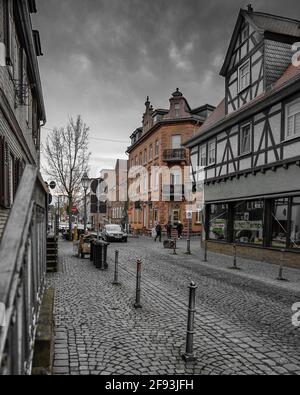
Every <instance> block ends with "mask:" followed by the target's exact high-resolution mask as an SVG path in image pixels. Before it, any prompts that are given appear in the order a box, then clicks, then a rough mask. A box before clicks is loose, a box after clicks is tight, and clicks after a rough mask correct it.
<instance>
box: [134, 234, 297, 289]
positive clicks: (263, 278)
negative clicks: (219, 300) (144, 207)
mask: <svg viewBox="0 0 300 395" xmlns="http://www.w3.org/2000/svg"><path fill="white" fill-rule="evenodd" d="M140 238H141V239H142V240H145V241H148V242H149V244H151V243H153V246H154V247H155V248H157V245H155V243H154V242H153V240H152V239H151V238H149V237H144V236H141V237H140ZM186 248H187V243H186V240H185V239H181V240H178V241H177V254H178V255H177V256H176V255H175V256H174V259H178V260H182V257H183V256H184V257H185V260H184V262H185V263H189V264H193V266H195V267H196V266H197V265H201V266H202V267H206V268H213V269H215V270H219V271H221V272H226V273H231V274H232V275H233V276H239V277H242V278H245V279H251V280H254V281H260V282H262V283H266V284H268V285H271V286H274V287H279V288H281V289H285V290H288V291H292V292H296V293H300V269H294V268H289V267H285V268H284V270H283V277H284V279H286V280H288V281H278V280H277V278H278V275H279V266H278V265H274V264H272V263H267V262H260V261H254V260H249V259H245V258H240V257H237V266H238V267H239V269H240V270H232V266H233V257H232V256H228V255H223V254H218V253H213V252H209V251H208V253H207V262H206V263H204V262H203V250H202V248H201V245H200V240H199V239H191V253H192V255H185V252H186ZM161 249H162V253H163V254H165V255H170V254H172V253H173V251H172V250H166V249H164V248H163V246H161ZM195 267H193V269H195Z"/></svg>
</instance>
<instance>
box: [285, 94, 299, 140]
mask: <svg viewBox="0 0 300 395" xmlns="http://www.w3.org/2000/svg"><path fill="white" fill-rule="evenodd" d="M299 134H300V100H299V99H298V100H296V101H294V102H292V103H290V104H288V105H287V108H286V137H287V138H289V137H294V136H296V135H299Z"/></svg>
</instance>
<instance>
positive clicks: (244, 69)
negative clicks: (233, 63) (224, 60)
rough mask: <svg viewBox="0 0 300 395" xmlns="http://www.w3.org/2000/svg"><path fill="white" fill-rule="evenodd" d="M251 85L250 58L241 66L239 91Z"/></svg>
mask: <svg viewBox="0 0 300 395" xmlns="http://www.w3.org/2000/svg"><path fill="white" fill-rule="evenodd" d="M249 85H250V62H249V60H248V61H247V62H246V63H245V64H244V65H242V66H241V67H240V68H239V92H241V91H243V90H244V89H245V88H247V87H248V86H249Z"/></svg>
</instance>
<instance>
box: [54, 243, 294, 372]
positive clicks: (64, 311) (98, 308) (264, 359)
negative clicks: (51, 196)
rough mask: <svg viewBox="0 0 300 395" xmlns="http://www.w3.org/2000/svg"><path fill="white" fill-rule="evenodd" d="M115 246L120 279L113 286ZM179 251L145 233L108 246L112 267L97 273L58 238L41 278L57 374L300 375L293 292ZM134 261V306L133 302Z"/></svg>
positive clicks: (182, 248) (223, 261)
mask: <svg viewBox="0 0 300 395" xmlns="http://www.w3.org/2000/svg"><path fill="white" fill-rule="evenodd" d="M195 245H196V244H195V243H194V244H193V248H195ZM115 249H119V251H120V259H119V260H120V265H119V267H120V273H119V280H120V282H121V285H120V286H114V285H112V281H113V266H114V265H113V260H114V251H115ZM183 252H184V243H183V242H181V244H179V251H178V255H177V256H173V255H171V252H170V251H168V250H163V248H162V246H161V244H159V243H157V244H155V243H153V241H152V240H151V239H131V240H130V241H129V243H128V244H111V245H110V246H109V257H108V263H109V269H108V270H107V271H105V272H102V271H99V270H97V269H96V268H94V266H93V265H92V263H91V262H90V261H89V260H88V259H85V260H82V259H79V258H76V257H73V256H72V246H71V245H70V244H69V243H65V242H62V243H61V244H60V255H61V267H60V272H59V273H57V274H51V275H49V276H48V285H49V286H53V287H54V288H55V290H56V297H55V323H56V337H55V359H54V374H74V375H75V374H76V375H77V374H102V375H103V374H124V375H125V374H137V375H148V374H215V375H216V374H217V375H218V374H297V375H299V374H300V328H295V327H293V326H292V323H291V317H292V310H291V307H292V304H294V303H296V302H300V291H299V292H297V291H295V290H294V289H285V288H283V287H281V286H277V285H276V284H275V283H274V284H271V283H268V282H264V281H257V280H256V279H255V278H251V276H250V277H249V276H247V275H244V276H242V275H240V274H237V273H236V272H233V271H230V270H227V271H226V270H224V269H221V270H220V269H218V268H216V267H215V266H213V265H212V266H211V267H209V265H202V264H200V259H198V256H197V255H196V256H195V254H194V255H193V256H191V257H190V256H186V255H184V254H183ZM199 255H200V254H199ZM137 258H141V259H142V262H143V263H142V266H143V269H142V305H143V308H142V309H141V310H135V309H134V308H133V303H134V298H135V282H136V279H135V273H136V259H137ZM215 259H217V256H215ZM219 259H220V260H222V263H223V265H224V263H226V265H227V261H226V259H227V260H228V264H229V263H230V258H227V257H223V256H219ZM266 270H267V272H268V270H270V268H268V269H266ZM264 273H265V272H264ZM292 273H294V274H295V278H296V279H297V278H298V277H297V273H298V272H297V271H296V272H289V274H292ZM191 280H194V281H195V282H196V284H197V286H198V289H197V294H196V305H197V313H196V320H195V352H196V356H197V360H196V362H194V363H184V362H183V360H182V358H181V355H182V353H183V352H184V350H185V336H186V321H187V302H188V285H189V283H190V281H191Z"/></svg>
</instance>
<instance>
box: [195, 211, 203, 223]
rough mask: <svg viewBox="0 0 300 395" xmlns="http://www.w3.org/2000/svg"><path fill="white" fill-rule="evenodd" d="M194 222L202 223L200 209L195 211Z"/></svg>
mask: <svg viewBox="0 0 300 395" xmlns="http://www.w3.org/2000/svg"><path fill="white" fill-rule="evenodd" d="M196 224H202V210H197V211H196Z"/></svg>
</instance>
